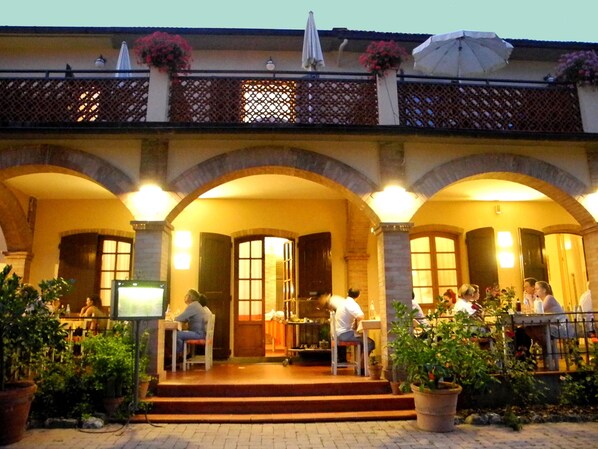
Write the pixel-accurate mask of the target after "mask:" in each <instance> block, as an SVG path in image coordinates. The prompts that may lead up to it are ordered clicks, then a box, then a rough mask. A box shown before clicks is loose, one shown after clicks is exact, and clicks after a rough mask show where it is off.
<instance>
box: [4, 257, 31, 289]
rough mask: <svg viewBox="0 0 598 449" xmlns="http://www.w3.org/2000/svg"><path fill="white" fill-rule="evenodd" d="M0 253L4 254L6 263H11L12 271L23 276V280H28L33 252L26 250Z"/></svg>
mask: <svg viewBox="0 0 598 449" xmlns="http://www.w3.org/2000/svg"><path fill="white" fill-rule="evenodd" d="M2 254H4V259H5V262H6V265H12V271H13V273H16V274H17V276H20V277H21V278H23V282H29V272H30V270H31V259H33V254H31V253H30V252H28V251H4V252H3V253H2Z"/></svg>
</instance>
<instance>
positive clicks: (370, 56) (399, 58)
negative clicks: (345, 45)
mask: <svg viewBox="0 0 598 449" xmlns="http://www.w3.org/2000/svg"><path fill="white" fill-rule="evenodd" d="M407 57H408V53H407V51H406V50H405V49H404V48H403V47H401V46H400V45H399V44H397V43H396V42H394V41H374V42H371V43H370V45H368V48H367V49H366V50H365V52H364V53H362V54H361V56H359V63H360V64H361V65H363V66H364V67H365V69H366V70H367V71H368V72H370V73H372V74H374V75H378V76H384V73H385V72H386V71H387V70H391V69H395V70H396V69H398V68H399V66H400V65H401V63H402V62H403V61H404V60H405V59H407Z"/></svg>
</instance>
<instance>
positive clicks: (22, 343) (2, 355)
mask: <svg viewBox="0 0 598 449" xmlns="http://www.w3.org/2000/svg"><path fill="white" fill-rule="evenodd" d="M11 270H12V266H10V265H7V266H5V267H4V269H3V270H2V271H1V272H0V445H4V444H10V443H14V442H16V441H19V440H20V439H22V438H23V435H24V432H25V426H26V423H27V418H28V416H29V410H30V407H31V401H32V399H33V395H34V393H35V390H36V386H35V384H34V383H33V381H32V380H31V379H32V378H33V376H35V375H36V374H37V373H38V372H39V371H40V370H41V369H42V368H43V365H44V363H46V362H47V361H48V360H49V359H48V355H51V354H53V355H54V356H60V353H61V352H62V351H64V350H65V349H66V347H67V341H66V331H65V330H64V329H63V328H62V326H61V324H60V321H59V320H57V319H56V317H55V316H54V314H53V313H52V311H51V310H50V308H49V307H48V305H49V304H50V303H51V302H52V301H54V299H56V298H60V297H61V296H63V295H64V294H66V293H67V292H68V291H69V289H70V284H69V283H68V282H67V281H65V280H64V279H61V278H59V279H53V280H49V281H42V282H40V284H39V288H40V289H39V291H38V290H37V289H36V288H35V287H33V286H32V285H29V284H26V283H23V281H22V278H21V277H19V276H18V275H16V274H15V273H11Z"/></svg>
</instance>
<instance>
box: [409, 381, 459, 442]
mask: <svg viewBox="0 0 598 449" xmlns="http://www.w3.org/2000/svg"><path fill="white" fill-rule="evenodd" d="M461 390H462V388H461V386H459V385H457V384H453V383H449V382H440V388H439V389H437V390H429V389H427V388H426V389H424V390H423V391H420V389H419V386H418V385H415V384H411V391H412V392H413V399H414V400H415V412H416V413H417V427H418V428H419V429H420V430H425V431H428V432H452V431H453V430H454V429H455V414H456V413H457V398H458V396H459V393H461Z"/></svg>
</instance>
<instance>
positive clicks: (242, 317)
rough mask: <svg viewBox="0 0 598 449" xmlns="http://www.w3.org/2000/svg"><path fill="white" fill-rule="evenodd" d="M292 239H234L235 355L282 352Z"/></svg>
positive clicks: (279, 354)
mask: <svg viewBox="0 0 598 449" xmlns="http://www.w3.org/2000/svg"><path fill="white" fill-rule="evenodd" d="M294 272H295V263H294V242H293V241H292V240H288V239H286V238H279V237H267V236H249V237H244V238H241V239H237V240H236V241H235V330H234V335H235V344H234V347H235V350H234V354H235V356H236V357H283V356H285V354H286V335H285V334H286V332H285V325H284V321H285V308H286V307H287V304H288V303H289V301H291V300H292V298H293V296H294V291H295V287H294Z"/></svg>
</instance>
